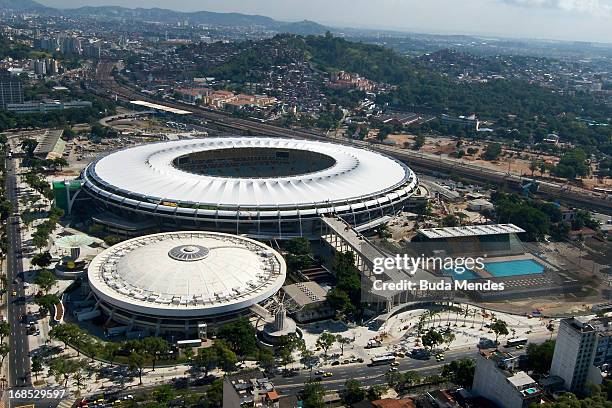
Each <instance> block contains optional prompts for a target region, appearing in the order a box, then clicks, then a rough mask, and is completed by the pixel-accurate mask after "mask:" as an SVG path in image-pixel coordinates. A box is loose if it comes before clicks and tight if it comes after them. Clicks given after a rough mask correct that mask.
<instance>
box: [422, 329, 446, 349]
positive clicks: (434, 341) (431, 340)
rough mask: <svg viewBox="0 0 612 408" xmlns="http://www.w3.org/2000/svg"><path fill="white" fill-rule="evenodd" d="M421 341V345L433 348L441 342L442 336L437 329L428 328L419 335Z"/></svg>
mask: <svg viewBox="0 0 612 408" xmlns="http://www.w3.org/2000/svg"><path fill="white" fill-rule="evenodd" d="M421 341H422V343H423V347H428V348H429V349H430V350H433V349H434V348H436V346H438V345H440V344H442V342H443V341H444V338H443V337H442V335H441V334H440V333H438V332H437V331H435V330H433V329H430V330H429V331H428V332H427V333H425V334H424V335H423V336H422V337H421Z"/></svg>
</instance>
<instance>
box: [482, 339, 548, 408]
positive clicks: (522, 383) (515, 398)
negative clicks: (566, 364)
mask: <svg viewBox="0 0 612 408" xmlns="http://www.w3.org/2000/svg"><path fill="white" fill-rule="evenodd" d="M517 361H518V358H517V357H514V356H513V355H512V354H510V353H505V352H502V351H499V350H494V351H492V352H489V351H482V352H481V353H480V354H479V356H478V359H477V360H476V372H475V373H474V383H473V384H472V393H473V394H474V395H476V396H480V397H484V398H487V399H489V400H491V401H493V402H494V403H495V404H497V406H499V407H500V408H527V407H529V405H530V404H532V403H536V404H538V403H540V402H541V401H542V399H543V397H544V391H543V390H542V388H540V386H539V385H538V384H537V383H536V382H535V380H534V379H533V378H531V377H530V376H529V375H527V373H525V372H524V371H515V368H516V365H517Z"/></svg>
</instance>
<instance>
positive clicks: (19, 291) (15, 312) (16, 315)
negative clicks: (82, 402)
mask: <svg viewBox="0 0 612 408" xmlns="http://www.w3.org/2000/svg"><path fill="white" fill-rule="evenodd" d="M6 169H7V177H6V194H7V198H8V199H9V200H10V201H11V203H12V204H13V214H19V209H18V208H19V200H18V197H17V188H16V185H17V181H16V172H15V171H16V170H15V163H14V160H12V159H6ZM7 234H8V244H9V246H8V254H7V258H6V270H7V319H8V322H9V324H10V325H11V336H10V338H9V347H10V355H9V385H10V387H26V386H29V385H31V384H32V382H31V378H30V359H29V357H28V352H29V350H28V337H27V333H26V326H25V325H24V324H23V323H22V322H21V317H22V316H23V315H25V313H26V294H25V288H24V286H23V264H22V262H21V230H20V225H19V216H17V215H13V216H11V217H9V219H8V220H7ZM15 282H16V283H15ZM13 293H14V294H15V295H13Z"/></svg>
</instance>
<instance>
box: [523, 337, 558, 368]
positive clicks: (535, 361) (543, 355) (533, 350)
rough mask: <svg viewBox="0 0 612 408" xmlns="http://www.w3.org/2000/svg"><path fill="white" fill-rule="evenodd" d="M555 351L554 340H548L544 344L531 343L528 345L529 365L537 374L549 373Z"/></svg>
mask: <svg viewBox="0 0 612 408" xmlns="http://www.w3.org/2000/svg"><path fill="white" fill-rule="evenodd" d="M554 353H555V341H554V340H546V341H545V342H544V343H542V344H535V343H529V345H528V346H527V358H528V359H529V366H530V367H531V368H532V369H533V371H534V372H535V373H537V374H547V373H548V371H549V370H550V366H551V364H552V359H553V355H554Z"/></svg>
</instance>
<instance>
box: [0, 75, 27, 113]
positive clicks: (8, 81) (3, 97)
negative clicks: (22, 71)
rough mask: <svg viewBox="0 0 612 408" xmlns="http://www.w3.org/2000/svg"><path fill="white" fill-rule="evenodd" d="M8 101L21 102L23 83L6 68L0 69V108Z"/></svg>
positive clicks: (4, 107)
mask: <svg viewBox="0 0 612 408" xmlns="http://www.w3.org/2000/svg"><path fill="white" fill-rule="evenodd" d="M9 103H23V85H22V84H21V81H20V80H19V78H15V77H13V76H11V74H10V72H8V71H7V70H0V108H2V109H6V105H8V104H9Z"/></svg>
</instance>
